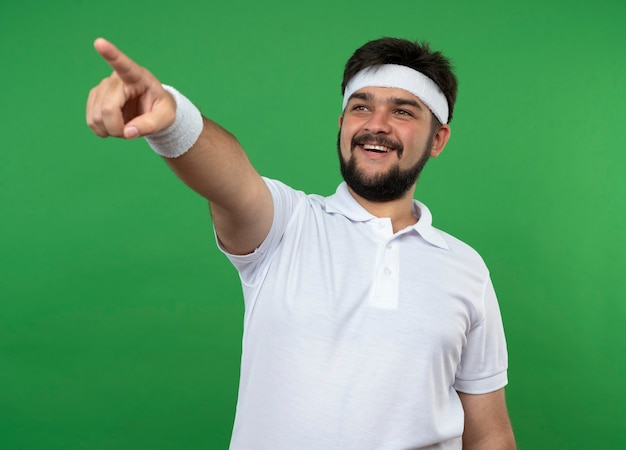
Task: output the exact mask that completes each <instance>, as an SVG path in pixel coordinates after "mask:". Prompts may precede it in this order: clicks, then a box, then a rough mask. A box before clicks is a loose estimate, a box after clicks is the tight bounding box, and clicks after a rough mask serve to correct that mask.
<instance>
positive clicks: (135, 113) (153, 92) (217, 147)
mask: <svg viewBox="0 0 626 450" xmlns="http://www.w3.org/2000/svg"><path fill="white" fill-rule="evenodd" d="M94 47H95V49H96V51H97V52H98V53H99V54H100V56H101V57H102V58H103V59H104V60H105V61H106V62H107V63H108V64H109V66H110V67H111V68H112V69H113V72H112V74H111V75H110V76H108V77H106V78H104V79H103V80H102V81H101V82H100V83H99V84H98V85H97V86H96V87H94V88H93V89H92V90H91V91H90V93H89V97H88V100H87V109H86V119H87V124H88V126H89V127H90V128H91V130H92V131H93V132H94V133H95V134H96V135H97V136H100V137H102V138H106V137H117V138H123V139H134V138H138V137H141V136H146V135H149V134H152V133H156V132H158V131H161V130H164V129H166V128H168V127H169V126H170V125H171V124H172V123H173V122H174V119H175V116H176V104H175V101H174V99H173V97H172V96H171V95H170V94H169V93H168V92H167V91H165V90H164V89H163V88H162V86H161V83H160V82H159V80H158V79H157V78H156V77H154V75H152V73H150V72H149V71H148V70H147V69H145V68H144V67H141V66H139V65H138V64H137V63H135V62H134V61H132V60H131V59H130V58H128V57H127V56H126V55H124V54H123V53H122V52H120V51H119V50H118V49H117V48H116V47H115V46H114V45H113V44H111V43H110V42H108V41H106V40H105V39H101V38H99V39H96V41H95V42H94ZM203 120H204V128H203V131H202V133H201V135H200V137H199V139H198V140H197V142H196V143H195V144H194V145H193V147H192V148H191V149H190V150H189V151H188V152H187V153H185V154H184V155H182V156H180V157H178V158H173V159H171V158H164V159H165V161H166V162H167V164H168V165H169V166H170V167H171V169H172V170H173V171H174V172H175V173H176V174H177V175H178V177H180V178H181V180H182V181H183V182H185V183H186V184H187V185H188V186H189V187H190V188H191V189H193V190H194V191H196V192H197V193H199V194H200V195H202V196H203V197H205V198H206V199H207V200H208V201H209V203H210V206H211V213H212V217H213V222H214V226H215V229H216V232H217V235H218V237H219V239H220V241H221V243H222V244H223V245H224V247H225V248H226V249H227V250H228V251H229V252H231V253H233V254H247V253H250V252H252V251H254V249H256V248H257V247H258V246H259V245H260V244H261V243H262V242H263V240H264V239H265V237H266V236H267V234H268V232H269V230H270V227H271V225H272V219H273V214H274V210H273V203H272V197H271V194H270V192H269V190H268V188H267V186H266V185H265V183H264V182H263V180H262V178H261V176H260V175H259V174H258V173H257V171H256V170H255V169H254V167H252V165H251V164H250V161H249V160H248V158H247V156H246V154H245V152H244V150H243V148H242V147H241V145H240V144H239V142H238V141H237V139H235V137H234V136H233V135H232V134H230V133H229V132H228V131H226V130H224V129H223V128H222V127H220V126H219V125H217V124H216V123H215V122H213V121H211V120H209V119H206V118H205V119H203ZM431 120H432V116H431V113H430V111H429V110H428V108H427V107H426V106H425V105H424V104H423V103H422V102H421V101H420V100H419V99H418V98H417V97H415V96H413V95H412V94H409V93H408V92H406V91H403V90H401V89H391V88H372V87H369V88H364V89H362V90H360V91H357V92H356V93H355V94H354V95H353V96H352V98H351V99H350V101H349V102H348V105H347V107H346V109H345V111H344V114H343V115H342V116H341V117H340V118H339V126H340V153H341V155H342V157H344V158H346V159H347V158H350V157H351V156H354V157H355V158H356V162H357V164H358V166H359V168H360V169H361V170H362V171H363V173H364V174H365V175H366V176H374V175H376V174H378V173H381V172H385V171H388V170H389V168H390V167H392V166H394V165H399V166H400V168H407V167H410V166H412V165H414V164H415V163H416V162H417V161H418V160H419V159H420V157H422V156H423V155H424V153H425V152H429V154H430V156H431V157H436V156H438V155H439V154H440V153H441V152H442V151H443V149H444V148H445V145H446V143H447V142H448V139H449V137H450V128H449V127H448V125H442V126H441V127H440V128H439V130H438V131H437V132H436V133H435V135H434V136H433V141H432V146H431V148H430V149H428V148H427V142H428V137H429V133H430V126H431V122H430V121H431ZM364 132H367V133H370V134H373V135H376V136H383V137H385V138H389V139H391V140H393V141H399V142H401V143H402V145H403V147H404V150H403V152H402V155H400V154H399V152H398V151H395V150H394V151H390V152H388V153H384V154H380V153H373V152H368V151H367V150H366V149H365V148H364V147H365V146H364V145H357V146H356V147H354V148H352V146H351V142H352V138H353V137H354V136H357V135H360V134H362V133H364ZM414 191H415V184H413V186H412V187H411V188H410V189H409V190H408V191H407V192H406V193H405V195H403V196H402V197H401V198H398V199H396V200H393V201H387V202H372V201H370V200H367V199H365V198H362V197H360V196H359V195H357V194H356V193H354V192H353V191H351V193H352V195H353V196H354V198H355V199H356V201H357V202H359V204H361V205H362V206H363V207H364V208H365V209H366V210H368V211H369V212H370V213H372V214H374V215H375V216H378V217H389V218H391V220H392V223H393V228H394V231H397V230H401V229H403V228H405V227H406V226H409V225H412V224H414V223H415V222H416V221H417V219H416V218H415V217H414V216H413V214H412V212H411V211H412V210H411V205H412V201H413V194H414ZM459 396H460V398H461V401H462V403H463V408H464V410H465V432H464V434H463V448H464V449H468V450H473V449H480V450H491V449H493V450H496V449H497V450H508V449H514V448H515V442H514V439H513V432H512V430H511V425H510V422H509V418H508V414H507V411H506V404H505V400H504V390H503V389H500V390H498V391H496V392H492V393H489V394H480V395H471V394H464V393H459Z"/></svg>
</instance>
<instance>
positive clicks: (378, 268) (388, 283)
mask: <svg viewBox="0 0 626 450" xmlns="http://www.w3.org/2000/svg"><path fill="white" fill-rule="evenodd" d="M372 226H373V231H374V232H375V234H376V236H377V238H378V240H379V244H378V245H379V248H378V252H377V258H376V262H375V265H374V280H373V283H372V289H371V291H370V298H369V305H370V306H371V307H373V308H380V309H397V308H398V294H399V293H398V289H399V285H400V278H399V275H400V249H399V247H398V245H397V243H395V242H394V234H393V229H392V226H391V221H390V220H389V219H376V220H375V221H373V223H372Z"/></svg>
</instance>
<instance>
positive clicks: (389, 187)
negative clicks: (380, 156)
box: [337, 130, 434, 202]
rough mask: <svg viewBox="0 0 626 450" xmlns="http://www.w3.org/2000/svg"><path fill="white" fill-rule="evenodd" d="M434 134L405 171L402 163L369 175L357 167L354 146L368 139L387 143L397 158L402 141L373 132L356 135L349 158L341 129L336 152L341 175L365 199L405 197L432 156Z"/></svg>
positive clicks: (400, 152) (386, 199)
mask: <svg viewBox="0 0 626 450" xmlns="http://www.w3.org/2000/svg"><path fill="white" fill-rule="evenodd" d="M433 137H434V135H431V136H430V137H429V139H428V142H427V143H426V148H425V151H424V154H423V155H422V157H421V158H420V159H419V161H417V163H415V165H414V166H413V167H409V168H408V169H404V170H402V169H400V166H399V165H398V164H396V165H395V166H393V167H392V168H391V169H389V170H388V171H387V172H384V173H379V174H376V175H367V174H365V173H364V172H363V171H362V170H360V169H359V168H358V167H357V162H356V158H355V157H354V147H355V146H357V145H362V144H363V143H365V142H370V143H376V144H378V145H385V146H387V147H390V148H392V149H393V151H395V152H397V154H398V157H401V156H402V151H403V147H402V144H401V143H400V142H393V141H389V140H388V139H386V138H384V137H379V136H376V135H371V134H362V135H359V136H355V137H353V138H352V141H351V142H350V159H348V160H347V161H346V160H344V159H343V156H342V155H341V141H340V139H341V130H339V136H338V137H337V152H338V153H339V167H340V169H341V175H342V176H343V179H344V181H345V182H346V184H347V185H348V186H349V187H350V189H352V190H353V191H354V192H355V193H356V194H357V195H359V196H361V197H363V198H364V199H366V200H369V201H372V202H388V201H391V200H397V199H399V198H401V197H402V196H404V195H405V194H406V193H407V192H408V191H409V189H411V187H413V185H414V184H415V183H416V182H417V179H418V178H419V175H420V173H421V171H422V169H423V168H424V166H425V165H426V163H427V162H428V159H429V157H430V155H429V152H430V148H431V147H432V143H433Z"/></svg>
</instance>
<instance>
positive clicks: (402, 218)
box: [348, 186, 418, 233]
mask: <svg viewBox="0 0 626 450" xmlns="http://www.w3.org/2000/svg"><path fill="white" fill-rule="evenodd" d="M348 191H349V192H350V194H351V195H352V197H354V199H355V200H356V201H357V203H358V204H359V205H361V206H362V207H363V208H365V209H366V210H367V212H369V213H370V214H372V215H374V216H376V217H388V218H390V219H391V225H392V227H393V232H394V233H396V232H398V231H400V230H402V229H404V228H406V227H408V226H411V225H415V224H416V223H417V220H418V219H417V218H416V217H415V216H414V215H413V193H414V192H415V186H414V187H413V188H412V189H409V190H408V191H407V192H406V193H405V194H404V195H403V196H402V197H400V198H398V199H396V200H389V201H386V202H373V201H371V200H367V199H366V198H363V197H361V196H360V195H358V194H357V193H355V192H354V191H353V190H352V189H351V188H350V186H348Z"/></svg>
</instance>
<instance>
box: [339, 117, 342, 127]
mask: <svg viewBox="0 0 626 450" xmlns="http://www.w3.org/2000/svg"><path fill="white" fill-rule="evenodd" d="M342 123H343V114H342V115H340V116H339V128H341V124H342Z"/></svg>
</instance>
